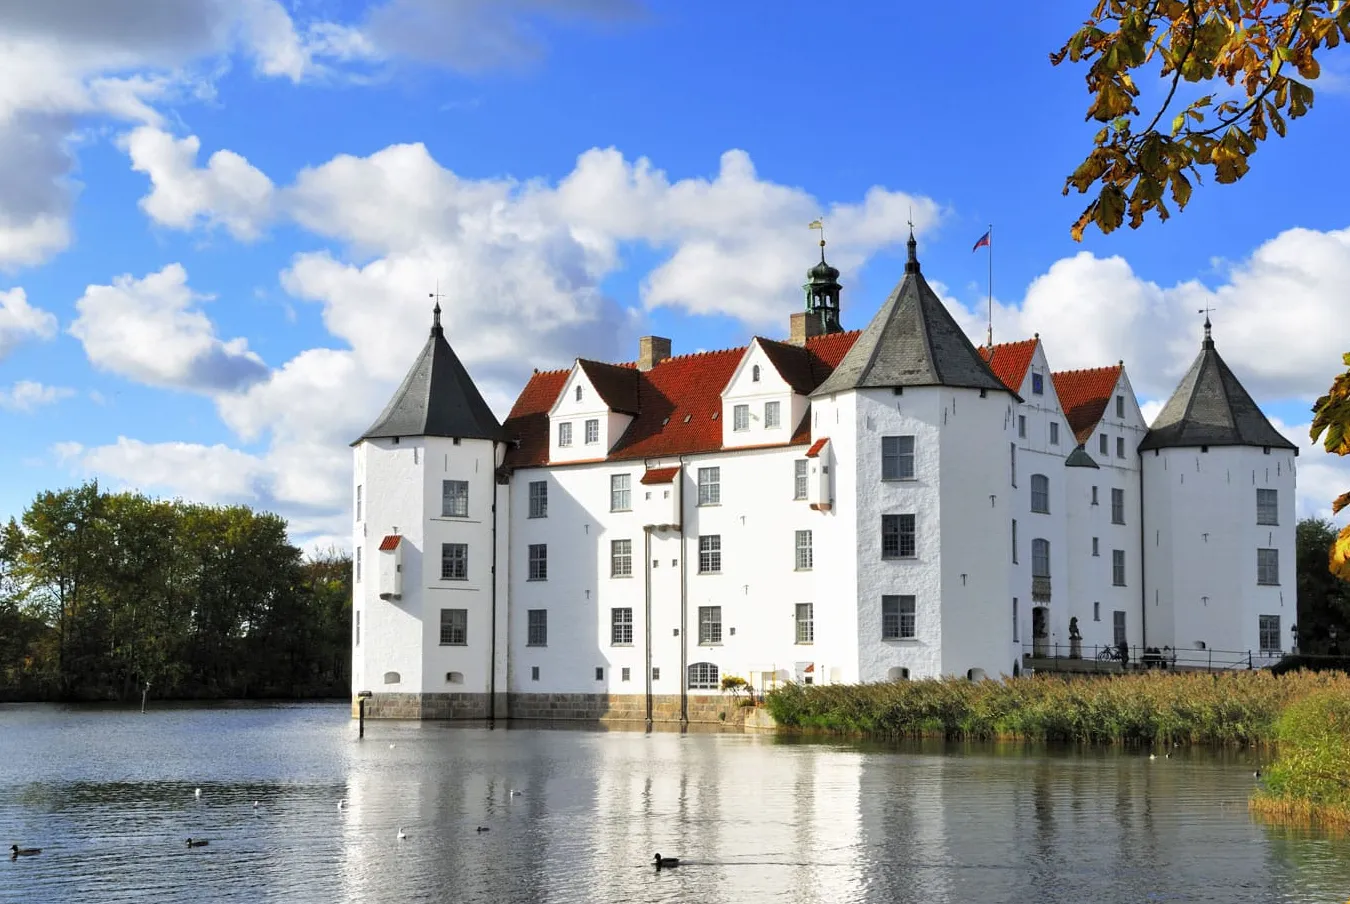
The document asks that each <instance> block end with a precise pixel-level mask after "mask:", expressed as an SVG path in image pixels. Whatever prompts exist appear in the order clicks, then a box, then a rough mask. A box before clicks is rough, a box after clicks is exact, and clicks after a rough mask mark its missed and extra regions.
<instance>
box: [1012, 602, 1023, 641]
mask: <svg viewBox="0 0 1350 904" xmlns="http://www.w3.org/2000/svg"><path fill="white" fill-rule="evenodd" d="M1020 631H1021V623H1020V622H1019V621H1018V618H1017V597H1013V643H1021V637H1020V636H1019V634H1020Z"/></svg>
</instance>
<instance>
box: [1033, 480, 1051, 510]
mask: <svg viewBox="0 0 1350 904" xmlns="http://www.w3.org/2000/svg"><path fill="white" fill-rule="evenodd" d="M1031 510H1032V511H1033V512H1040V513H1041V514H1049V512H1050V478H1049V477H1046V476H1045V475H1044V474H1032V475H1031Z"/></svg>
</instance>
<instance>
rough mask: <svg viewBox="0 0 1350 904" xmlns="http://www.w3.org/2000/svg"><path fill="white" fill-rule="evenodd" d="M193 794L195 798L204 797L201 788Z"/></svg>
mask: <svg viewBox="0 0 1350 904" xmlns="http://www.w3.org/2000/svg"><path fill="white" fill-rule="evenodd" d="M192 794H193V796H194V797H201V796H202V789H201V788H198V789H197V790H196V791H193V792H192Z"/></svg>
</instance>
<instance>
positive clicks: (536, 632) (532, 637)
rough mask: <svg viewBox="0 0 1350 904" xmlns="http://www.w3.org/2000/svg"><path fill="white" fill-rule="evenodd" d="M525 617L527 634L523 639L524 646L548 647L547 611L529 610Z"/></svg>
mask: <svg viewBox="0 0 1350 904" xmlns="http://www.w3.org/2000/svg"><path fill="white" fill-rule="evenodd" d="M526 615H527V616H528V618H529V634H528V636H527V637H526V638H525V645H526V646H530V647H546V646H548V610H547V609H529V610H527V612H526Z"/></svg>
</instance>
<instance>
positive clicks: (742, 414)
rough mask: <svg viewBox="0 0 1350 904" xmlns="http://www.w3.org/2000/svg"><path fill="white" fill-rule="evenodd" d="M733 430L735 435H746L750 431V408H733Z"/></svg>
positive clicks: (741, 406)
mask: <svg viewBox="0 0 1350 904" xmlns="http://www.w3.org/2000/svg"><path fill="white" fill-rule="evenodd" d="M731 429H732V431H733V432H735V433H744V432H745V431H747V430H749V429H750V406H749V405H733V406H731Z"/></svg>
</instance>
